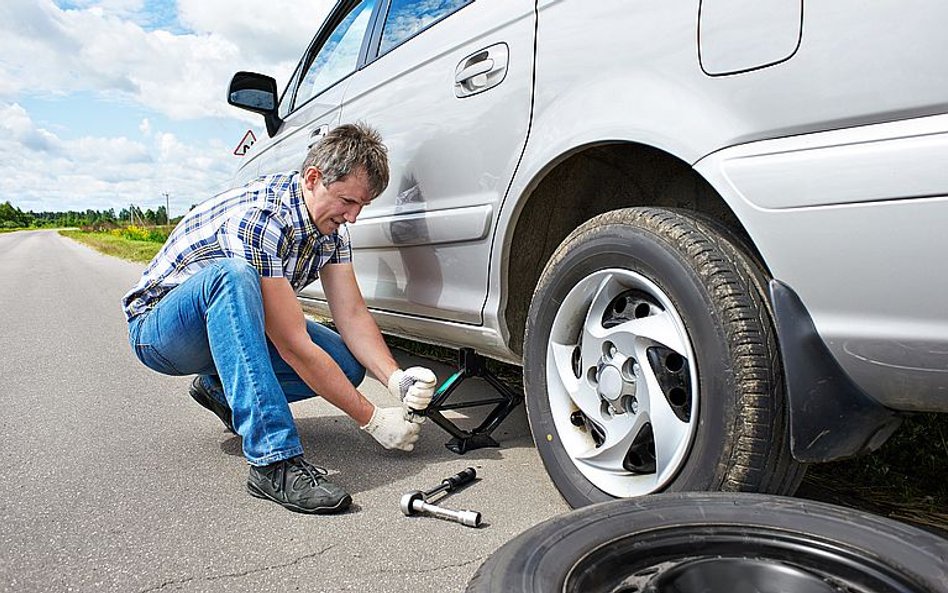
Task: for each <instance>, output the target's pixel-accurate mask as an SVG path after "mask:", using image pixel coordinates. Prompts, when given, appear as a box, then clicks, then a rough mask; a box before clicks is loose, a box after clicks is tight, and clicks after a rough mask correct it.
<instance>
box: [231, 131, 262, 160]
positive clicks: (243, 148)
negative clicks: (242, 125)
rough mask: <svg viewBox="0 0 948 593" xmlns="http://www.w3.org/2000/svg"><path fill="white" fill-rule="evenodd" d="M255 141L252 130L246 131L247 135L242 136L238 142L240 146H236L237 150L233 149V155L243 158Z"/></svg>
mask: <svg viewBox="0 0 948 593" xmlns="http://www.w3.org/2000/svg"><path fill="white" fill-rule="evenodd" d="M256 141H257V137H256V136H254V134H253V130H247V133H246V134H244V137H243V139H242V140H241V141H240V144H238V145H237V148H235V149H234V154H235V155H237V156H244V155H245V154H247V151H248V150H250V147H251V146H253V143H254V142H256Z"/></svg>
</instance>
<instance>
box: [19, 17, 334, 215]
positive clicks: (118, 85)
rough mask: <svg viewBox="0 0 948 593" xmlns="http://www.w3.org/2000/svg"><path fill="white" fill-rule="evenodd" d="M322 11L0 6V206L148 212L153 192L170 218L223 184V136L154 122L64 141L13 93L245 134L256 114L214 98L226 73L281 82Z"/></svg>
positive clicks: (227, 167)
mask: <svg viewBox="0 0 948 593" xmlns="http://www.w3.org/2000/svg"><path fill="white" fill-rule="evenodd" d="M333 3H334V2H333V0H307V1H305V2H299V1H298V0H268V1H266V2H261V1H259V0H178V1H177V3H176V4H172V3H167V4H163V5H162V6H161V7H160V8H158V9H157V12H156V11H155V10H156V9H155V8H154V6H155V5H154V4H153V3H146V2H145V1H144V0H72V1H71V2H70V3H69V5H70V6H71V8H66V9H64V8H59V7H58V6H57V5H56V4H54V3H53V2H52V0H0V201H6V200H10V201H11V202H13V203H14V204H15V205H16V206H18V207H20V208H22V209H24V210H37V211H41V210H70V209H72V210H85V209H87V208H94V209H98V210H101V209H105V208H110V207H113V208H121V207H123V206H125V205H127V204H128V203H129V202H135V203H136V204H138V205H140V206H142V207H143V208H148V207H152V208H154V207H157V205H160V204H161V203H163V199H162V198H161V195H162V194H163V192H166V191H167V192H169V193H170V194H171V196H172V201H171V206H172V213H175V212H176V211H177V212H178V213H180V212H181V211H182V210H183V209H186V208H187V207H188V206H189V205H190V204H193V203H197V202H199V201H201V200H203V199H205V198H207V197H209V196H210V195H213V193H215V192H217V191H221V190H223V189H226V185H227V183H228V182H229V180H230V179H231V176H232V174H233V172H234V170H235V168H236V164H237V163H236V162H235V160H234V158H235V157H230V156H229V155H230V154H231V151H232V149H233V146H232V145H230V143H231V142H232V141H233V140H235V138H229V137H228V138H226V139H225V141H221V140H217V139H211V138H209V139H207V140H204V141H190V140H189V141H183V140H182V139H181V138H179V137H176V136H175V135H174V134H172V133H169V130H167V129H159V128H161V127H163V126H161V125H159V124H156V122H158V121H162V120H163V118H161V117H157V116H153V117H143V118H142V119H139V120H132V121H138V122H139V123H138V126H137V127H138V130H135V129H134V123H133V124H131V125H130V126H129V129H128V130H127V131H124V132H123V133H117V134H116V135H115V137H101V136H95V135H94V134H95V132H93V133H92V134H93V135H86V136H84V137H80V138H76V133H75V131H70V130H69V129H68V128H67V127H64V126H63V125H62V123H61V122H57V121H56V117H55V115H51V114H44V115H43V118H42V119H43V122H44V123H43V124H42V125H38V124H36V123H35V122H34V120H33V119H32V118H31V117H30V114H29V113H28V112H27V110H26V109H24V107H23V105H24V104H27V105H28V104H29V101H27V100H26V99H25V98H26V97H34V98H35V97H37V96H39V97H43V96H48V95H55V96H58V97H63V98H64V101H65V102H68V100H69V97H70V95H71V94H73V93H83V94H84V95H90V94H91V95H92V96H93V97H99V98H100V99H102V100H105V101H108V102H109V104H110V105H116V106H121V105H128V104H130V103H131V104H137V105H140V106H143V107H145V108H146V109H147V110H149V111H150V112H153V113H156V114H162V115H165V116H167V117H169V118H171V119H173V120H188V119H192V118H203V117H207V116H213V117H222V118H228V119H230V120H240V121H243V122H249V123H250V124H251V125H252V126H254V127H258V126H260V124H261V119H260V117H259V116H257V115H253V114H250V113H248V112H246V111H241V110H238V109H236V108H234V107H231V106H229V105H228V104H227V102H226V100H225V95H226V89H227V85H228V83H229V81H230V77H231V76H232V75H233V73H234V72H236V71H238V70H251V71H257V72H263V73H267V74H271V75H273V76H274V77H275V78H276V79H277V81H278V83H279V84H280V85H281V88H282V86H283V85H285V83H286V81H287V79H288V78H289V76H290V74H291V72H292V69H293V68H294V67H295V65H296V62H297V60H298V59H299V57H300V56H301V55H302V53H303V51H304V50H305V48H306V46H307V45H308V44H309V42H310V40H311V39H312V37H313V36H314V35H315V33H316V31H317V29H318V27H319V24H320V22H321V21H322V19H323V17H324V15H325V14H326V13H327V12H328V11H329V9H330V8H331V6H332V5H333ZM175 9H176V10H177V13H175V12H174V10H175ZM162 27H164V28H162ZM117 108H121V107H117ZM143 115H147V114H143ZM169 125H171V124H169ZM231 129H232V127H231ZM70 132H72V133H70ZM228 133H230V132H228ZM225 144H227V145H225ZM224 155H227V156H224ZM149 201H151V202H153V203H151V202H149Z"/></svg>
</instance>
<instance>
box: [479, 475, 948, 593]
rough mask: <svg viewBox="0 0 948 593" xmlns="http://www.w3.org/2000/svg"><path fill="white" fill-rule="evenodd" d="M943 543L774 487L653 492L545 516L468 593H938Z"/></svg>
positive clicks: (947, 565) (945, 559)
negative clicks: (768, 491)
mask: <svg viewBox="0 0 948 593" xmlns="http://www.w3.org/2000/svg"><path fill="white" fill-rule="evenodd" d="M946 583H948V540H945V539H942V538H940V537H938V536H936V535H935V534H933V533H930V532H927V531H923V530H921V529H918V528H915V527H911V526H908V525H905V524H902V523H898V522H896V521H892V520H889V519H884V518H882V517H878V516H874V515H871V514H868V513H864V512H861V511H856V510H852V509H847V508H843V507H838V506H834V505H829V504H825V503H818V502H813V501H806V500H796V499H791V498H783V497H779V496H773V495H761V494H747V493H743V494H725V493H694V492H692V493H673V494H658V495H654V496H648V497H644V498H639V499H633V500H620V501H612V502H607V503H602V504H597V505H593V506H590V507H587V508H584V509H580V510H577V511H573V512H570V513H567V514H565V515H561V516H559V517H555V518H553V519H550V520H547V521H545V522H543V523H540V524H539V525H536V526H535V527H532V528H530V529H528V530H527V531H525V532H523V533H521V534H520V535H519V536H517V537H516V538H514V539H512V540H511V541H509V542H508V543H506V544H504V545H503V546H501V547H500V548H499V549H498V550H497V551H495V552H494V553H493V554H492V555H491V556H490V557H489V558H488V559H487V560H486V561H485V562H484V563H483V564H482V565H481V566H480V568H479V569H478V570H477V572H476V573H475V574H474V576H473V577H472V579H471V580H470V582H469V584H468V587H467V589H466V591H467V593H539V592H543V593H547V592H550V591H563V592H572V591H577V592H579V591H582V592H583V593H598V592H612V593H616V592H622V593H632V592H641V593H649V592H651V593H662V592H676V593H692V592H696V591H701V592H704V593H718V592H721V593H731V592H732V591H761V592H766V591H780V592H781V593H804V592H806V593H840V592H843V591H845V592H852V593H856V592H858V593H881V592H883V591H885V592H896V591H898V592H906V593H908V592H910V591H911V592H914V593H919V592H931V593H934V592H936V591H944V590H945V589H944V588H945V585H946Z"/></svg>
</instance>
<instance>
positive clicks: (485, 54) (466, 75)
mask: <svg viewBox="0 0 948 593" xmlns="http://www.w3.org/2000/svg"><path fill="white" fill-rule="evenodd" d="M509 58H510V48H509V47H507V44H506V43H497V44H494V45H491V46H490V47H485V48H484V49H482V50H480V51H476V52H474V53H472V54H470V55H469V56H467V57H466V58H464V59H463V60H461V61H460V63H458V66H457V68H456V69H455V70H454V96H456V97H459V98H460V97H468V96H470V95H476V94H477V93H480V92H482V91H486V90H487V89H489V88H492V87H495V86H497V85H498V84H500V83H501V82H503V81H504V78H506V77H507V62H508V60H509Z"/></svg>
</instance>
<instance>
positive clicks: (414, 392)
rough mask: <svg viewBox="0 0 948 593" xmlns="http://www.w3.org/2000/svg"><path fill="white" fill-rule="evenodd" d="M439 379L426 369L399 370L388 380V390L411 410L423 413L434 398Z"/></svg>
mask: <svg viewBox="0 0 948 593" xmlns="http://www.w3.org/2000/svg"><path fill="white" fill-rule="evenodd" d="M437 384H438V378H437V377H435V374H434V373H432V372H431V371H430V370H428V369H426V368H424V367H411V368H410V369H407V370H404V371H403V370H401V369H398V370H397V371H395V372H394V373H392V376H391V377H389V378H388V390H389V392H391V394H392V395H394V396H395V397H397V398H398V399H399V401H401V402H402V403H404V404H405V407H406V408H408V409H409V410H416V411H419V412H420V411H422V410H424V409H426V408H427V407H428V404H430V403H431V398H432V397H434V391H435V387H436V386H437Z"/></svg>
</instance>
